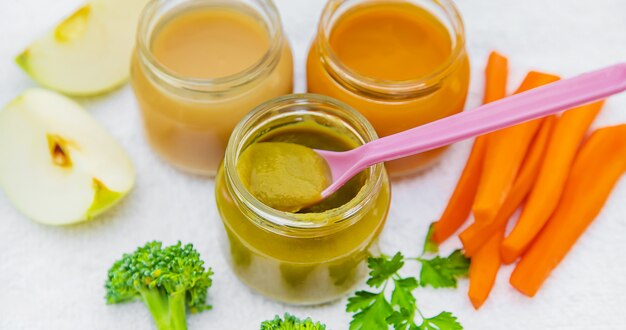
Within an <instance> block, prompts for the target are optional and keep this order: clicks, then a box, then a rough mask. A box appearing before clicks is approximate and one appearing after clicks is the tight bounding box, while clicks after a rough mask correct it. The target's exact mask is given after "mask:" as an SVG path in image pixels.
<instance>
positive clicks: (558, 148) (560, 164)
mask: <svg viewBox="0 0 626 330" xmlns="http://www.w3.org/2000/svg"><path fill="white" fill-rule="evenodd" d="M603 104H604V102H603V101H601V102H596V103H591V104H588V105H584V106H582V107H578V108H574V109H571V110H568V111H566V112H565V113H563V115H562V116H561V118H560V120H559V122H558V124H557V125H556V127H555V129H554V134H553V135H552V138H551V139H550V143H549V145H548V151H547V152H546V157H545V159H544V161H543V164H542V165H541V169H540V170H539V177H538V178H537V183H536V184H535V186H534V187H533V189H532V191H531V193H530V195H529V197H528V200H527V201H526V205H524V208H523V210H522V215H521V216H520V218H519V220H518V221H517V224H516V225H515V227H514V228H513V231H511V233H510V234H509V235H508V236H507V237H506V239H505V240H504V241H503V242H502V259H503V261H504V262H505V263H506V264H510V263H512V262H513V261H515V260H516V259H517V258H518V257H519V256H520V255H521V254H522V252H524V250H525V249H526V248H527V247H528V245H529V244H530V242H532V240H533V238H535V236H537V233H539V231H540V230H541V228H542V227H543V226H544V225H545V223H546V221H548V219H549V218H550V215H552V213H553V212H554V209H556V207H557V204H558V202H559V199H560V198H561V194H562V192H563V186H564V185H565V180H566V179H567V174H568V173H569V170H570V167H571V166H572V162H573V161H574V157H575V156H576V152H577V151H578V149H579V148H580V143H581V142H582V140H583V138H584V137H585V133H586V132H587V129H589V126H590V125H591V122H593V120H594V119H595V117H596V116H597V114H598V112H600V109H602V105H603Z"/></svg>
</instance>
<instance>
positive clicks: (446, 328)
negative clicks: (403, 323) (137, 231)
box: [417, 312, 463, 330]
mask: <svg viewBox="0 0 626 330" xmlns="http://www.w3.org/2000/svg"><path fill="white" fill-rule="evenodd" d="M417 329H419V330H463V326H462V325H461V324H460V323H459V322H458V321H457V319H456V317H455V316H454V315H452V313H450V312H441V313H440V314H439V315H437V316H434V317H431V318H425V319H424V321H423V322H422V324H421V325H420V326H419V327H418V328H417Z"/></svg>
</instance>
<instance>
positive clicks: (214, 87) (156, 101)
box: [131, 0, 293, 175]
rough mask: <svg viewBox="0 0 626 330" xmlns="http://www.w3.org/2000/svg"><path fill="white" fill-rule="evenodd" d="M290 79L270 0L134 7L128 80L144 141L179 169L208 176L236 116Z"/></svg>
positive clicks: (287, 53)
mask: <svg viewBox="0 0 626 330" xmlns="http://www.w3.org/2000/svg"><path fill="white" fill-rule="evenodd" d="M292 81H293V65H292V56H291V50H290V48H289V44H288V43H287V40H286V39H285V37H284V36H283V31H282V27H281V23H280V17H279V15H278V12H277V9H276V7H275V6H274V4H273V2H272V1H271V0H153V1H151V2H150V3H149V4H148V6H147V7H146V9H145V10H144V12H143V14H142V17H141V19H140V23H139V28H138V32H137V47H136V51H135V53H134V56H133V60H132V66H131V83H132V86H133V89H134V92H135V95H136V97H137V100H138V103H139V108H140V109H141V113H142V115H143V122H144V127H145V132H146V134H147V137H148V140H149V142H150V144H151V145H152V147H153V148H154V150H156V151H157V153H158V154H159V155H161V156H162V157H163V158H164V159H165V160H167V161H169V162H170V163H172V164H174V165H175V166H177V167H179V168H181V169H183V170H185V171H188V172H192V173H197V174H201V175H214V174H215V172H216V171H217V167H218V165H219V163H220V162H221V160H222V157H223V155H224V150H225V149H226V144H227V142H228V137H229V136H230V133H231V131H232V130H233V128H234V127H235V125H236V124H237V122H238V121H239V120H240V119H241V118H242V117H243V116H244V115H245V114H246V113H248V112H249V111H250V110H252V108H254V107H255V106H257V105H258V104H260V103H262V102H263V101H265V100H267V99H270V98H272V97H275V96H279V95H283V94H288V93H291V91H292V85H293V83H292Z"/></svg>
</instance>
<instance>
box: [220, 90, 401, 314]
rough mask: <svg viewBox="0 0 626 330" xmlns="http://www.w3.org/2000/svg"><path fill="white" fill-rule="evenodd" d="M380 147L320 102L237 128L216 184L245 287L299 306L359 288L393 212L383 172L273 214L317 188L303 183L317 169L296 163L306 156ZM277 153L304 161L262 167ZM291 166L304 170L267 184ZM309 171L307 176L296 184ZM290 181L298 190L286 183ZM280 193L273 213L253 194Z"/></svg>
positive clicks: (343, 109)
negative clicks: (283, 148) (313, 201)
mask: <svg viewBox="0 0 626 330" xmlns="http://www.w3.org/2000/svg"><path fill="white" fill-rule="evenodd" d="M376 138H377V136H376V132H375V131H374V129H373V127H372V126H371V125H370V124H369V123H368V122H367V120H366V119H365V118H364V117H363V116H362V115H360V114H359V113H358V112H356V111H355V110H353V109H352V108H350V107H349V106H348V105H346V104H344V103H342V102H339V101H336V100H333V99H330V98H328V97H325V96H321V95H313V94H296V95H289V96H283V97H280V98H276V99H273V100H270V101H268V102H266V103H264V104H262V105H260V106H259V107H257V108H256V109H255V110H253V111H252V112H251V113H250V114H249V115H247V116H246V117H245V118H244V119H243V120H242V121H241V123H240V124H239V125H238V126H237V127H236V128H235V130H234V131H233V134H232V136H231V138H230V142H229V143H228V148H227V149H226V154H225V156H224V163H223V166H222V167H221V169H220V171H219V172H218V175H217V177H216V184H215V198H216V201H217V208H218V210H219V213H220V216H221V218H222V221H223V223H224V228H225V231H226V234H227V235H225V236H226V237H227V240H226V241H227V242H228V247H227V248H225V249H223V250H224V251H228V252H227V253H228V260H229V261H230V264H231V266H232V269H233V270H234V272H235V274H237V276H238V277H239V278H240V279H241V280H242V281H243V282H244V283H246V284H247V285H249V286H250V287H252V288H253V289H255V290H257V291H259V292H261V293H262V294H264V295H266V296H269V297H271V298H274V299H277V300H280V301H284V302H289V303H294V304H317V303H323V302H327V301H330V300H334V299H337V298H339V297H341V296H343V295H345V294H346V293H349V292H351V291H352V290H353V289H354V287H355V285H357V284H359V283H360V281H361V280H362V279H363V277H364V276H365V275H366V273H367V265H366V261H367V258H368V256H369V255H370V252H371V250H372V249H374V251H375V250H376V246H377V245H376V242H377V238H378V235H379V233H380V232H381V230H382V228H383V225H384V223H385V219H386V217H387V211H388V210H389V200H390V190H389V180H388V179H387V174H386V172H385V169H384V166H382V165H381V164H377V165H374V166H372V167H370V168H368V169H366V170H364V171H363V172H361V173H360V174H358V175H357V176H355V177H354V178H352V179H351V180H350V181H349V182H348V183H346V184H345V185H344V186H343V187H342V188H340V189H339V190H338V191H337V192H335V193H334V194H333V195H331V196H330V197H328V198H326V199H324V200H322V201H321V202H319V203H317V204H313V205H309V206H306V207H303V208H300V209H298V210H295V209H290V210H288V211H286V210H285V209H284V208H282V207H278V206H276V205H279V204H282V203H283V202H284V201H285V200H292V199H293V198H295V197H297V196H299V193H300V191H306V190H307V186H308V184H307V183H309V182H313V181H309V182H306V179H308V178H307V177H309V178H310V177H315V176H314V175H313V173H309V171H308V169H309V168H314V166H311V164H309V163H310V162H308V158H307V157H303V156H302V155H301V154H299V152H301V151H302V149H304V150H309V151H310V152H312V151H311V149H309V148H314V149H326V150H334V151H343V150H349V149H353V148H355V147H358V146H359V145H362V144H364V143H367V142H370V141H372V140H375V139H376ZM276 145H279V146H280V145H282V146H288V147H289V149H288V150H289V151H292V150H293V151H297V152H298V153H293V154H292V155H291V156H286V154H287V153H283V154H278V155H276V154H274V156H276V158H271V159H272V160H274V159H276V161H279V162H281V164H275V163H274V164H271V166H265V165H266V164H267V163H264V162H263V157H267V156H268V154H271V153H273V151H275V150H277V149H271V148H269V147H270V146H276ZM263 146H266V147H267V148H265V149H263V148H261V147H263ZM255 148H256V149H255ZM268 150H269V151H270V152H268ZM278 150H280V149H278ZM251 152H257V154H256V156H250V155H251V154H250V153H251ZM304 156H306V154H304ZM255 157H256V158H255ZM272 157H273V156H272ZM290 162H291V163H292V164H291V165H293V166H297V167H298V168H296V170H294V171H285V172H282V173H284V175H271V176H270V175H268V173H273V174H276V172H275V171H274V169H273V168H280V167H281V166H280V165H284V164H285V163H290ZM287 165H290V164H287ZM255 166H256V167H255ZM251 167H252V168H255V170H254V171H251V170H250V168H251ZM268 170H269V171H268ZM255 171H256V172H255ZM305 171H306V173H305V175H303V176H300V175H296V176H295V177H293V174H294V173H300V172H305ZM322 172H323V171H322ZM290 174H291V175H290ZM300 174H301V173H300ZM322 175H324V174H322ZM292 177H293V178H295V180H294V181H295V182H288V181H289V180H291V179H292ZM302 181H305V182H304V184H300V183H301V182H302ZM276 185H279V187H277V188H272V189H270V190H273V189H277V191H279V192H281V193H280V194H278V195H277V196H279V197H278V198H277V200H275V201H273V202H278V203H277V204H272V202H271V201H270V200H271V199H268V198H267V197H266V198H263V197H264V196H263V195H261V194H259V193H258V191H259V190H258V189H255V187H253V186H257V187H261V190H266V191H267V190H268V189H267V187H271V186H276ZM283 185H284V186H287V188H283V187H281V186H283ZM324 187H325V186H324ZM283 193H284V194H283ZM270 205H272V206H270Z"/></svg>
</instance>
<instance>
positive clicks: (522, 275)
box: [510, 124, 626, 297]
mask: <svg viewBox="0 0 626 330" xmlns="http://www.w3.org/2000/svg"><path fill="white" fill-rule="evenodd" d="M625 170H626V124H623V125H619V126H613V127H607V128H602V129H599V130H597V131H596V132H594V133H593V134H592V135H591V137H590V138H589V140H588V141H587V142H586V143H585V144H584V145H583V147H582V149H581V150H580V152H579V153H578V155H577V156H576V159H575V161H574V165H573V166H572V169H571V171H570V173H569V176H568V177H567V180H566V183H565V190H564V192H563V196H562V198H561V201H560V202H559V205H558V207H557V209H556V211H555V212H554V214H553V215H552V217H550V219H549V220H548V223H547V224H546V226H545V227H544V228H543V230H542V231H541V232H540V233H539V236H537V238H536V239H535V240H534V242H533V243H532V245H531V246H530V248H529V249H528V251H527V252H526V253H525V254H524V255H523V256H522V259H521V261H520V262H519V264H518V265H517V267H515V270H514V271H513V274H512V275H511V279H510V282H511V285H513V287H515V288H516V289H517V290H519V291H520V292H522V293H523V294H525V295H527V296H530V297H532V296H534V295H535V294H536V293H537V291H538V290H539V288H540V287H541V285H542V284H543V282H544V281H545V280H546V279H547V278H548V276H549V275H550V273H551V272H552V270H553V269H554V268H555V267H556V266H557V265H558V264H559V263H560V262H561V260H563V258H564V257H565V256H566V255H567V253H568V252H569V250H570V249H571V247H572V246H573V245H574V244H575V243H576V241H577V240H578V238H579V237H580V236H581V235H582V233H583V232H584V231H585V229H586V228H587V227H588V226H589V224H591V222H592V221H593V220H594V218H595V217H596V216H597V215H598V213H599V212H600V210H601V209H602V207H603V206H604V203H605V202H606V200H607V198H608V197H609V194H610V193H611V190H612V189H613V187H614V186H615V184H616V182H617V181H618V180H619V178H620V177H621V176H622V174H623V173H624V171H625Z"/></svg>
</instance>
